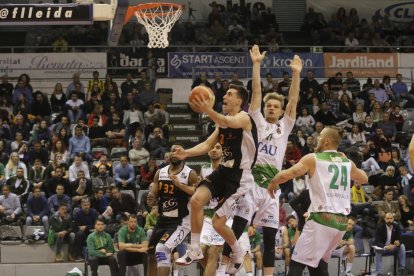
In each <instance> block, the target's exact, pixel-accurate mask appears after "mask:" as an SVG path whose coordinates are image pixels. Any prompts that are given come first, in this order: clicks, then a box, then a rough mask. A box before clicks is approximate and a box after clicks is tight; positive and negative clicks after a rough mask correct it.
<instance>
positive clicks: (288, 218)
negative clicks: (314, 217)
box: [286, 215, 296, 221]
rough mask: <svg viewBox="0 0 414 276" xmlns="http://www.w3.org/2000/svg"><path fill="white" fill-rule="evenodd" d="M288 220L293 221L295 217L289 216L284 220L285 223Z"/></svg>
mask: <svg viewBox="0 0 414 276" xmlns="http://www.w3.org/2000/svg"><path fill="white" fill-rule="evenodd" d="M290 219H295V220H296V217H295V216H294V215H290V216H288V217H287V218H286V221H289V220H290Z"/></svg>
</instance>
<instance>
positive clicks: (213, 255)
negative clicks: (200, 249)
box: [207, 245, 221, 262]
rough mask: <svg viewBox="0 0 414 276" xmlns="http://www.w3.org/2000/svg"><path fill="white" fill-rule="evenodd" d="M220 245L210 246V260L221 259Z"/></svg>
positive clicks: (208, 254)
mask: <svg viewBox="0 0 414 276" xmlns="http://www.w3.org/2000/svg"><path fill="white" fill-rule="evenodd" d="M220 250H221V249H220V247H218V246H214V245H213V246H210V248H209V249H208V253H207V256H208V260H209V262H210V261H214V262H215V261H217V260H218V259H219V256H220Z"/></svg>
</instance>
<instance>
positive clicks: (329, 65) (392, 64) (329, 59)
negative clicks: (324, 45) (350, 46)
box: [324, 53, 399, 78]
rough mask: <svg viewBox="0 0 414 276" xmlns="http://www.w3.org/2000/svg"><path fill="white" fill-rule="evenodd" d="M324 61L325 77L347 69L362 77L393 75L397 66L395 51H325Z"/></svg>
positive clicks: (396, 70)
mask: <svg viewBox="0 0 414 276" xmlns="http://www.w3.org/2000/svg"><path fill="white" fill-rule="evenodd" d="M324 62H325V77H326V78H329V77H332V76H334V75H335V74H336V73H337V72H341V73H342V75H346V72H348V71H351V72H353V73H354V76H355V77H363V78H367V77H378V78H382V77H383V76H385V75H389V76H395V74H396V73H397V72H398V66H399V65H398V55H397V54H395V53H325V54H324Z"/></svg>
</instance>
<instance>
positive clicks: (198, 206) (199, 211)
mask: <svg viewBox="0 0 414 276" xmlns="http://www.w3.org/2000/svg"><path fill="white" fill-rule="evenodd" d="M210 199H211V193H210V190H209V189H208V188H207V187H206V186H203V185H202V186H199V187H198V188H197V190H196V191H195V193H194V194H193V196H192V197H191V200H190V206H191V211H190V222H191V244H190V246H189V248H188V250H187V252H186V254H185V255H184V256H182V257H181V258H179V259H177V261H176V263H177V264H178V265H189V264H191V263H192V262H194V261H198V260H201V259H203V253H202V252H201V248H200V234H201V229H202V228H203V221H204V205H206V204H207V203H208V202H209V201H210Z"/></svg>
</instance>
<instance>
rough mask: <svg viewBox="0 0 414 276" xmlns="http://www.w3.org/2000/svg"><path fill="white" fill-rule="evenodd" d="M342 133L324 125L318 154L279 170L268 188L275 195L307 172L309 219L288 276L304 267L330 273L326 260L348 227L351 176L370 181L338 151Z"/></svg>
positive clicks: (354, 178)
mask: <svg viewBox="0 0 414 276" xmlns="http://www.w3.org/2000/svg"><path fill="white" fill-rule="evenodd" d="M342 134H343V130H342V129H339V128H337V127H334V126H327V127H325V128H324V129H323V130H322V132H321V135H320V137H319V140H318V146H317V148H316V153H310V154H307V155H305V156H304V157H302V159H301V160H300V161H299V162H298V163H297V164H295V165H294V166H293V167H291V168H289V169H287V170H282V171H281V172H279V173H278V174H277V175H276V177H274V178H273V179H272V180H271V181H270V184H269V186H268V188H267V189H268V192H269V195H270V196H272V197H274V193H275V191H276V190H277V189H278V188H279V185H280V184H283V183H286V181H288V180H291V179H293V178H295V177H298V176H301V175H304V174H305V173H308V175H309V186H308V188H309V193H310V198H311V204H310V207H309V210H308V212H309V218H308V220H307V222H306V223H305V226H304V228H303V232H302V234H301V235H300V237H299V239H298V241H297V242H296V245H295V248H294V250H293V254H292V261H291V262H290V266H289V273H288V276H299V275H302V272H303V269H304V268H305V266H308V269H309V272H310V275H312V276H313V275H315V276H316V275H317V276H322V275H328V263H327V262H328V260H329V258H330V256H331V253H332V251H333V250H334V249H335V248H336V246H337V245H338V243H339V242H340V241H341V239H342V237H343V235H344V233H345V230H346V227H347V221H348V219H347V217H346V216H347V215H348V214H349V212H350V210H351V201H350V186H351V179H352V180H353V181H357V182H359V183H367V182H368V176H367V174H366V173H365V172H364V171H363V170H361V169H358V168H357V167H356V165H355V164H354V163H353V162H352V161H351V160H349V159H348V158H346V156H345V155H344V154H343V153H338V152H337V149H338V146H339V143H340V141H341V139H342Z"/></svg>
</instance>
